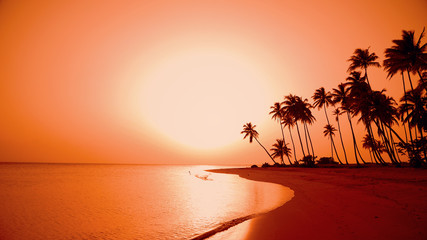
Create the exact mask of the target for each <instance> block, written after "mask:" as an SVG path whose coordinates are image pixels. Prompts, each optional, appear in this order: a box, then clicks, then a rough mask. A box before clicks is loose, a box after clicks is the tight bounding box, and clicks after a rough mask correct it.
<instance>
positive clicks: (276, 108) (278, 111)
mask: <svg viewBox="0 0 427 240" xmlns="http://www.w3.org/2000/svg"><path fill="white" fill-rule="evenodd" d="M270 108H271V109H272V110H271V112H270V114H272V116H271V118H272V119H274V120H277V121H279V124H280V130H281V132H282V139H283V143H284V144H285V145H286V140H285V133H284V132H283V124H282V119H283V115H284V113H283V109H282V105H281V104H280V103H279V102H275V103H274V105H273V106H271V107H270ZM286 156H287V158H288V161H289V163H290V164H292V162H291V160H290V158H289V155H286ZM281 157H282V163H283V155H281Z"/></svg>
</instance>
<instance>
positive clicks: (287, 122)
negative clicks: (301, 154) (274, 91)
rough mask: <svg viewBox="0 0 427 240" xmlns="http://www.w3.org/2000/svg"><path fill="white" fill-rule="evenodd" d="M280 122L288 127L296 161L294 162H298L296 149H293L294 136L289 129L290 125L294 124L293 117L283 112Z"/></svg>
mask: <svg viewBox="0 0 427 240" xmlns="http://www.w3.org/2000/svg"><path fill="white" fill-rule="evenodd" d="M282 123H283V125H284V126H285V127H286V126H287V127H288V129H289V135H290V137H291V142H292V147H293V150H294V158H295V162H296V163H298V160H297V153H296V151H295V143H294V138H293V137H292V131H291V127H293V126H294V125H295V121H294V118H293V117H292V116H290V115H288V114H284V115H283V119H282Z"/></svg>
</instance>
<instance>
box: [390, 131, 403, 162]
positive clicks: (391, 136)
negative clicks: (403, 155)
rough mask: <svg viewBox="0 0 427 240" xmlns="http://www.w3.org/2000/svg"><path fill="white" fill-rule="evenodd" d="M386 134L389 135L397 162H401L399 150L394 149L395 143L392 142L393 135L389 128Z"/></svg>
mask: <svg viewBox="0 0 427 240" xmlns="http://www.w3.org/2000/svg"><path fill="white" fill-rule="evenodd" d="M388 136H389V139H390V141H391V146H392V147H393V150H394V152H395V154H396V156H397V160H398V161H399V163H402V161H401V160H400V156H399V152H398V151H397V149H396V144H395V143H394V139H393V135H392V134H391V131H390V129H389V130H388Z"/></svg>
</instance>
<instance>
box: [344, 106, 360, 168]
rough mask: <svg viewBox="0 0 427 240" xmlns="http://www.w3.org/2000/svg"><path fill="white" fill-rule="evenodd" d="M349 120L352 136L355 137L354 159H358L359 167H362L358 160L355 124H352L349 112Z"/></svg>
mask: <svg viewBox="0 0 427 240" xmlns="http://www.w3.org/2000/svg"><path fill="white" fill-rule="evenodd" d="M347 118H348V121H349V123H350V129H351V134H352V136H353V148H354V157H355V158H356V163H357V165H360V163H359V160H358V158H357V145H356V137H355V136H354V130H353V124H352V123H351V117H350V113H348V112H347Z"/></svg>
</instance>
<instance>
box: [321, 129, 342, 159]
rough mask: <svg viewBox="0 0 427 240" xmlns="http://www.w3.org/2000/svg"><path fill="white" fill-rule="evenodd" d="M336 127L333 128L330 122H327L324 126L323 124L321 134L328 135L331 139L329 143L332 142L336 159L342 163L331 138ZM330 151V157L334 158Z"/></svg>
mask: <svg viewBox="0 0 427 240" xmlns="http://www.w3.org/2000/svg"><path fill="white" fill-rule="evenodd" d="M336 130H337V129H336V128H334V127H333V126H332V125H331V124H327V125H326V126H325V130H324V131H323V134H324V135H325V137H326V136H329V138H330V139H331V144H332V146H333V147H334V150H335V154H336V155H337V159H338V162H340V164H342V162H341V160H340V157H339V156H338V152H337V148H336V147H335V143H334V139H333V136H334V135H335V133H334V132H335V131H336ZM331 152H332V156H331V157H332V159H333V158H334V152H333V151H331Z"/></svg>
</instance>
